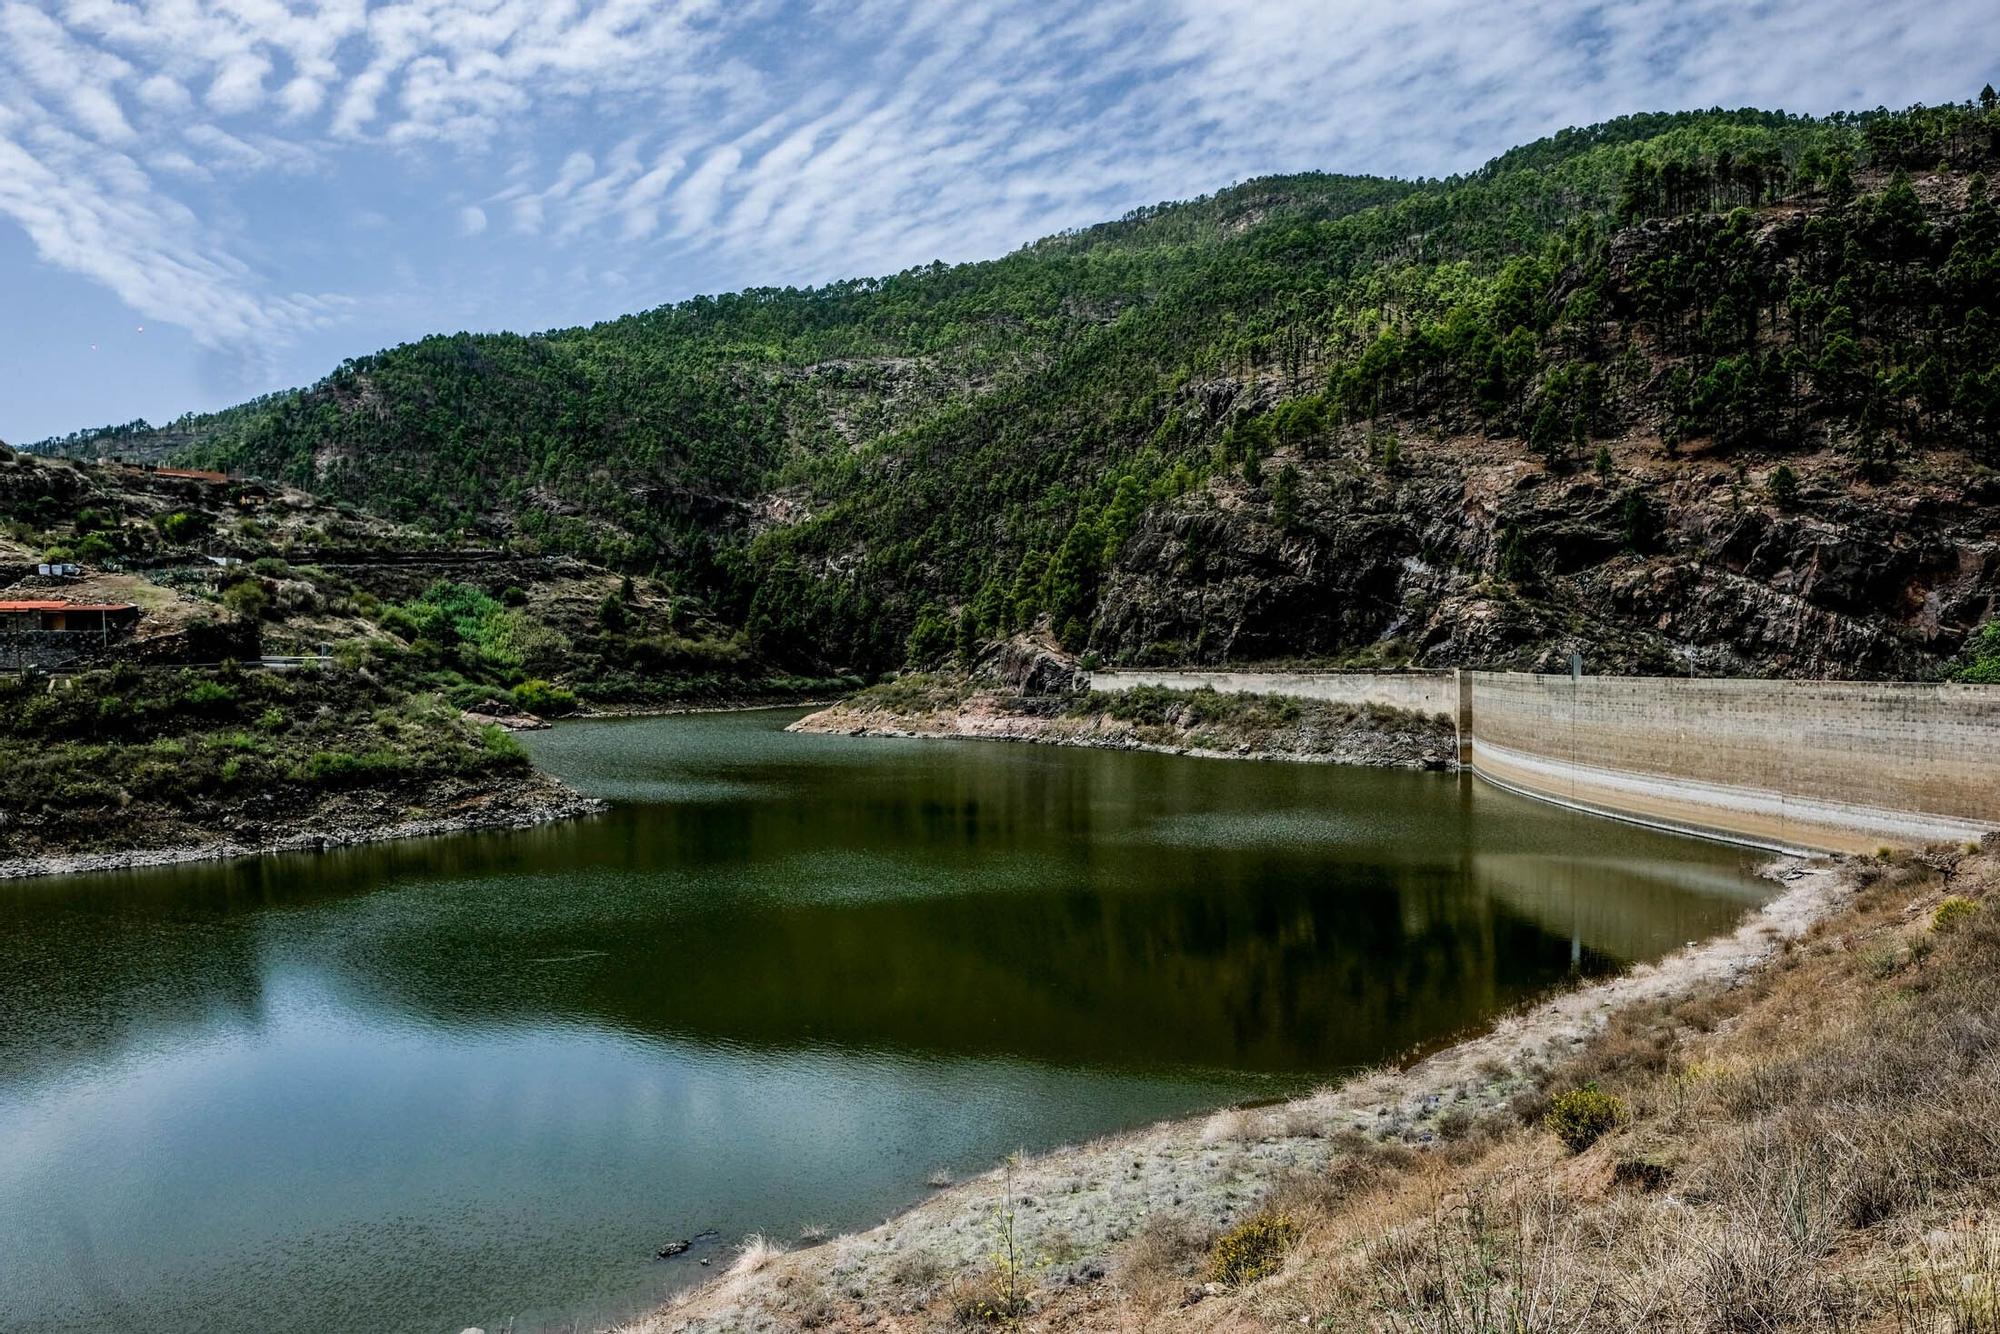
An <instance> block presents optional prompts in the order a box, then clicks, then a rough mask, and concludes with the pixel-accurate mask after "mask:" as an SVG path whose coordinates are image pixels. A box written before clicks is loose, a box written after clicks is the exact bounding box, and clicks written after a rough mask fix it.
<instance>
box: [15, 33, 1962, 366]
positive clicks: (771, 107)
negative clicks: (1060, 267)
mask: <svg viewBox="0 0 2000 1334" xmlns="http://www.w3.org/2000/svg"><path fill="white" fill-rule="evenodd" d="M1988 8H1989V6H1988V0H1934V3H1932V4H1930V5H1928V6H1926V8H1925V12H1924V14H1923V19H1922V22H1912V21H1907V20H1908V19H1909V15H1908V13H1907V12H1906V10H1905V9H1903V8H1902V7H1898V6H1893V5H1884V4H1880V3H1878V2H1877V0H1765V3H1760V4H1756V5H1744V4H1741V3H1740V2H1739V0H1686V3H1679V4H1675V5H1671V6H1669V5H1662V4H1657V3H1653V2H1652V0H1519V3H1515V4H1509V5H1494V4H1490V3H1475V2H1474V0H957V2H956V3H953V4H949V5H947V4H942V3H936V2H935V0H841V3H834V2H833V0H560V2H557V0H36V3H27V2H26V0H0V215H4V216H6V217H10V218H12V219H13V220H14V222H15V223H16V224H17V225H19V226H21V227H22V228H23V229H24V230H25V231H26V232H27V234H28V235H29V236H30V237H31V238H32V239H33V241H34V244H35V246H36V249H37V253H38V254H39V255H40V257H41V259H42V260H43V262H46V263H50V264H55V265H59V266H61V267H64V268H66V269H70V270H73V271H75V272H78V273H82V274H85V275H87V276H89V277H90V278H92V279H94V280H96V281H98V282H100V283H102V284H104V285H105V286H107V287H109V288H110V289H111V290H113V291H115V292H117V293H118V294H119V296H120V297H121V298H122V299H124V300H125V301H126V302H127V303H128V304H131V305H132V306H133V308H134V310H135V311H137V312H138V313H139V314H141V315H143V316H145V317H147V318H149V319H155V320H162V321H172V322H175V323H179V324H182V325H184V326H185V327H187V328H189V329H191V330H194V331H195V332H196V335H197V337H198V338H200V339H202V340H204V341H207V342H211V343H220V342H226V341H228V340H231V339H265V340H279V341H282V340H283V339H284V338H286V337H288V336H291V335H292V334H295V333H296V332H297V331H299V330H301V329H304V328H310V327H313V326H314V325H315V324H317V323H319V322H323V321H324V320H326V319H328V318H331V317H332V316H333V315H334V313H335V312H336V311H337V310H338V305H337V303H335V302H332V301H331V300H328V299H324V298H302V297H299V296H297V295H295V294H293V293H292V292H291V291H290V289H291V288H294V287H297V286H300V285H301V284H300V283H299V282H298V281H297V279H295V278H294V279H290V280H286V279H284V278H282V277H281V276H279V275H275V274H271V273H267V272H265V271H264V270H263V269H262V268H260V267H258V266H257V265H254V264H253V263H251V262H250V261H248V260H246V259H244V258H242V257H243V256H245V255H253V256H254V255H262V254H263V253H264V252H265V250H266V247H265V246H264V245H263V243H262V242H263V238H261V237H259V236H257V235H256V234H255V233H254V231H253V230H252V229H251V224H250V223H249V222H248V221H246V218H247V217H249V216H251V215H253V214H254V213H256V212H257V210H256V209H254V208H252V207H251V204H252V203H253V201H254V202H267V201H268V200H269V199H271V198H278V199H282V198H283V197H284V196H283V192H284V191H286V190H288V189H290V188H291V187H290V186H289V185H288V184H287V183H286V182H283V181H273V180H272V179H271V176H272V174H273V173H288V174H291V175H293V176H301V175H303V174H304V173H307V172H311V171H316V170H334V169H347V170H352V171H354V172H356V173H363V172H370V171H375V170H378V169H384V168H388V167H391V166H393V167H394V168H395V169H399V170H401V169H407V170H414V171H416V172H420V173H422V174H423V175H424V176H425V177H426V178H435V184H436V186H437V187H438V188H437V190H436V193H437V194H439V195H442V196H444V197H448V198H457V199H468V198H469V199H475V200H478V201H480V202H479V203H477V204H473V205H467V206H465V207H463V208H461V209H460V210H459V211H458V213H457V217H456V221H457V223H458V231H459V232H460V234H462V235H466V236H470V235H477V234H480V233H482V232H483V231H485V230H486V228H487V227H488V225H489V220H490V217H491V215H492V214H493V211H494V210H496V209H497V210H501V216H504V217H505V218H506V219H507V221H508V223H509V224H510V228H511V232H512V238H511V239H510V241H509V244H510V245H513V246H516V247H521V246H530V245H532V246H535V247H539V248H540V249H541V250H543V251H546V252H548V253H547V254H546V255H545V256H539V257H540V258H546V259H548V260H549V261H550V263H549V270H550V272H552V273H555V272H561V271H562V270H563V269H564V267H565V266H566V265H567V264H568V263H569V262H570V261H572V260H574V259H576V258H577V252H579V251H580V248H581V246H582V245H585V244H587V245H588V246H589V247H590V250H589V251H588V252H583V253H588V255H589V258H590V262H591V264H592V265H593V266H594V267H595V269H596V270H597V271H598V272H599V273H600V274H612V275H617V277H618V281H619V283H620V284H622V283H623V282H624V281H625V278H626V276H628V275H643V274H649V273H658V272H661V271H670V272H673V271H680V268H681V267H684V266H685V265H686V264H687V263H688V262H689V261H690V258H691V257H699V261H700V264H701V266H702V268H701V272H702V273H704V274H705V275H710V276H716V275H719V276H722V277H725V278H728V279H731V280H732V281H734V282H742V283H749V282H765V281H775V282H784V281H798V280H815V279H820V278H826V277H830V276H836V275H841V274H851V273H867V272H880V271H884V270H889V269H894V268H897V267H901V266H904V265H907V264H911V263H916V262H921V261H924V260H928V259H930V258H932V257H936V256H942V257H946V258H958V257H966V256H974V255H980V254H991V253H996V252H999V251H1003V250H1005V249H1008V248H1011V247H1012V246H1014V245H1016V244H1019V243H1021V242H1023V241H1025V240H1028V239H1031V238H1033V237H1035V236H1037V235H1041V234H1045V233H1046V232H1048V231H1051V230H1054V229H1056V228H1058V227H1061V226H1066V225H1074V224H1078V223H1084V222H1089V221H1093V220H1096V219H1098V218H1101V217H1105V216H1110V215H1115V214H1116V213H1119V212H1122V211H1123V210H1124V209H1126V208H1128V207H1130V206H1131V205H1133V204H1135V203H1142V202H1152V201H1155V200H1158V199H1162V198H1168V197H1176V196H1186V195H1191V194H1196V193H1200V192H1202V191H1204V190H1207V189H1212V188H1214V187H1216V186H1219V185H1222V184H1226V183H1228V182H1230V181H1232V180H1236V179H1241V178H1243V177H1245V176H1249V175H1253V174H1258V173H1262V172H1268V171H1276V170H1298V169H1305V168H1313V167H1318V168H1325V169H1330V170H1361V171H1396V172H1403V173H1413V172H1442V171H1450V170H1456V169H1463V168H1467V167H1470V166H1474V165H1477V163H1478V162H1479V161H1481V160H1483V159H1484V158H1485V157H1486V156H1488V155H1490V154H1491V153H1494V152H1497V151H1499V150H1501V149H1503V148H1506V147H1508V146H1510V145H1512V144H1514V143H1516V142H1520V141H1523V140H1526V139H1530V138H1533V137H1536V136H1538V135H1540V134H1543V133H1547V132H1550V131H1552V130H1555V129H1557V128H1560V127H1561V126H1563V125H1566V124H1574V123H1587V122H1590V121H1593V120H1599V119H1603V118H1605V117H1607V116H1611V115H1616V114H1619V113H1621V112H1625V111H1632V110H1643V109H1654V108H1662V107H1679V106H1702V105H1709V104H1713V103H1721V104H1726V105H1743V104H1759V105H1768V106H1778V105H1782V106H1786V107H1788V108H1791V109H1795V110H1831V109H1835V108H1838V107H1842V106H1853V105H1872V104H1873V103H1875V102H1878V101H1881V102H1888V103H1892V104H1896V103H1901V102H1905V101H1909V100H1914V99H1918V98H1925V99H1931V100H1935V99H1939V98H1943V97H1962V96H1965V95H1966V94H1967V93H1968V92H1969V91H1970V90H1971V89H1973V88H1976V87H1977V86H1978V84H1979V83H1980V82H1982V81H1983V80H1984V79H1985V78H1987V77H1990V71H1989V70H1986V69H1985V68H1984V67H1983V66H1984V63H1985V62H1986V61H1987V60H1988V57H1989V52H1990V42H1988V41H1987V40H1986V36H1987V27H1988V23H1989V20H1990V13H1989V12H1988ZM306 225H310V222H308V223H307V224H306ZM324 225H326V226H329V227H333V226H338V225H340V224H339V220H338V219H337V218H332V217H329V218H328V219H327V220H326V223H325V224H324ZM405 225H409V226H421V225H422V224H421V223H420V222H419V221H418V220H417V219H415V218H414V217H413V218H410V219H406V220H405ZM498 249H499V247H498V246H494V247H478V248H473V249H469V250H466V251H463V252H459V253H457V254H454V256H453V262H457V263H464V264H473V263H488V262H491V263H499V262H505V261H504V260H502V259H498V258H484V257H486V256H488V254H489V252H490V251H497V250H498ZM381 262H382V263H383V264H385V265H387V264H389V263H392V262H402V261H401V259H400V258H399V259H397V260H395V261H392V260H390V259H388V258H386V257H385V258H384V259H383V260H382V261H381ZM479 278H480V275H479V274H477V273H473V274H469V275H465V276H464V277H463V278H462V281H461V285H462V286H467V287H470V286H474V285H476V284H477V283H478V281H479ZM371 282H372V283H374V285H375V286H376V287H378V288H381V289H388V288H390V287H394V286H398V285H401V284H399V283H398V282H397V281H396V279H395V277H394V275H393V274H392V273H383V274H379V275H363V276H362V277H361V279H360V282H359V285H360V286H361V287H363V288H364V289H366V288H367V287H368V286H369V284H370V283H371ZM306 285H316V284H306ZM488 285H489V286H493V287H496V288H499V289H501V290H504V291H507V292H512V291H513V290H515V289H514V285H513V284H501V283H499V282H498V281H497V274H496V275H494V276H492V277H489V279H488ZM506 317H507V319H508V320H509V321H510V322H512V323H514V324H517V325H523V326H530V327H533V326H538V325H539V324H540V323H542V322H543V321H541V320H539V319H538V318H537V315H536V312H534V311H533V310H511V311H509V312H507V315H506ZM438 318H439V320H441V321H442V322H444V323H450V322H451V316H450V315H449V313H447V312H442V311H440V312H438Z"/></svg>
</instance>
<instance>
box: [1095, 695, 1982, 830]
mask: <svg viewBox="0 0 2000 1334" xmlns="http://www.w3.org/2000/svg"><path fill="white" fill-rule="evenodd" d="M1091 683H1092V685H1093V686H1094V687H1095V688H1096V689H1099V690H1120V689H1128V688H1130V687H1131V686H1135V685H1156V686H1166V687H1169V688H1172V689H1177V690H1193V689H1199V688H1200V687H1202V686H1210V687H1213V688H1214V689H1216V690H1222V691H1241V692H1246V693H1251V694H1278V695H1297V696H1302V697H1304V698H1307V699H1324V700H1333V701H1337V702H1341V703H1348V704H1384V705H1389V706H1391V707H1395V708H1401V709H1413V710H1417V711H1420V712H1424V713H1437V714H1445V715H1447V716H1449V717H1451V718H1453V719H1454V720H1456V722H1457V724H1458V729H1459V758H1460V763H1461V764H1463V765H1465V766H1466V767H1468V768H1470V769H1471V770H1472V771H1473V772H1474V773H1477V774H1478V775H1479V776H1480V777H1482V778H1485V779H1487V780H1489V781H1491V782H1494V783H1497V784H1499V785H1501V786H1503V787H1507V788H1511V789H1514V790H1516V791H1520V792H1524V793H1526V794H1528V795H1530V796H1535V797H1542V798H1546V799H1548V800H1553V801H1560V802H1565V803H1568V804H1571V805H1575V806H1579V807H1582V808H1584V809H1588V810H1593V811H1598V812H1600V813H1603V814H1607V815H1615V816H1618V817H1620V818H1623V819H1632V820H1639V821H1643V822H1646V823H1650V824H1657V825H1661V826H1663V827H1666V828H1672V829H1681V830H1685V831H1688V832H1692V833H1701V834H1707V835H1719V836H1722V837H1726V838H1731V839H1735V840H1737V841H1740V842H1744V843H1750V844H1754V845H1757V846H1760V847H1770V848H1782V849H1786V850H1794V849H1816V850H1825V851H1836V852H1872V851H1873V850H1875V849H1876V848H1878V847H1881V846H1883V845H1885V844H1889V845H1897V846H1907V845H1912V844H1922V843H1936V842H1961V841H1969V840H1972V839H1976V838H1979V837H1981V836H1982V835H1984V834H1986V833H1988V832H1991V831H1993V830H1995V829H2000V686H1973V685H1919V684H1911V683H1895V682H1890V683H1871V682H1858V681H1748V680H1714V679H1709V680H1688V679H1681V678H1674V677H1620V676H1584V677H1582V678H1580V679H1576V680H1572V679H1571V678H1570V677H1568V676H1530V675H1525V674H1520V673H1511V672H1464V673H1454V672H1387V673H1383V672H1374V673H1371V672H1352V673H1348V672H1176V671H1154V672H1130V671H1126V672H1099V673H1097V674H1095V675H1094V676H1093V678H1092V682H1091Z"/></svg>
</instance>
